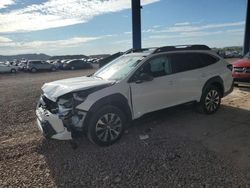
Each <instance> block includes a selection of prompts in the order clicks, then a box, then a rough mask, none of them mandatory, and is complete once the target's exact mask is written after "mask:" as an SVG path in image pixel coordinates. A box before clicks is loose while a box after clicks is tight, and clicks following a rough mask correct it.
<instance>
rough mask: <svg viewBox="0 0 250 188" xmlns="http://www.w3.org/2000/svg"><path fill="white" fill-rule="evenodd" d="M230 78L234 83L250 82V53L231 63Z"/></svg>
mask: <svg viewBox="0 0 250 188" xmlns="http://www.w3.org/2000/svg"><path fill="white" fill-rule="evenodd" d="M232 76H233V78H234V81H235V82H250V52H248V53H247V54H246V55H245V56H244V58H243V59H240V60H237V61H235V62H234V63H233V69H232Z"/></svg>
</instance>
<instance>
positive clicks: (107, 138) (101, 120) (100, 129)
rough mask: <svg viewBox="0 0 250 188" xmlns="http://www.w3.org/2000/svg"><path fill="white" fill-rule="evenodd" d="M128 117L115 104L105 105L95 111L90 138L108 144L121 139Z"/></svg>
mask: <svg viewBox="0 0 250 188" xmlns="http://www.w3.org/2000/svg"><path fill="white" fill-rule="evenodd" d="M125 122H126V117H125V115H124V113H123V112H122V111H121V110H120V109H119V108H117V107H115V106H105V107H103V108H101V109H100V110H98V111H97V112H95V113H94V114H93V116H92V117H91V119H90V121H89V127H88V138H89V140H90V141H91V142H93V143H95V144H97V145H100V146H108V145H111V144H113V143H115V142H116V141H117V140H119V139H120V137H121V135H122V133H123V130H124V127H125Z"/></svg>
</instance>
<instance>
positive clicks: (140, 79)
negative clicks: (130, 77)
mask: <svg viewBox="0 0 250 188" xmlns="http://www.w3.org/2000/svg"><path fill="white" fill-rule="evenodd" d="M153 79H154V77H153V76H151V75H149V74H147V73H141V74H140V76H139V77H138V79H137V81H136V83H137V84H139V83H142V82H149V81H152V80H153Z"/></svg>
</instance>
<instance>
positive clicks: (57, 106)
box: [36, 45, 233, 146]
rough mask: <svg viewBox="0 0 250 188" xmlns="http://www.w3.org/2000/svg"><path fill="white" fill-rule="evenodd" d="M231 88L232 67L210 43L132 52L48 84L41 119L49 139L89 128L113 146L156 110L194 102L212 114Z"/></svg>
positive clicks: (40, 106)
mask: <svg viewBox="0 0 250 188" xmlns="http://www.w3.org/2000/svg"><path fill="white" fill-rule="evenodd" d="M232 89H233V78H232V76H231V71H230V66H229V65H228V63H227V62H226V61H225V60H223V59H222V58H221V57H219V56H218V55H217V54H216V53H215V52H213V51H212V50H211V49H210V48H209V47H207V46H204V45H190V46H166V47H161V48H151V49H142V50H137V51H135V50H129V51H127V52H126V53H125V54H124V55H122V56H121V57H119V58H117V59H115V60H113V61H112V62H110V63H109V64H107V65H106V66H104V67H102V68H101V69H99V70H98V71H97V72H96V73H95V74H93V75H91V76H88V77H78V78H70V79H64V80H59V81H54V82H51V83H46V84H44V86H43V87H42V90H43V94H42V96H41V98H40V101H39V103H38V105H37V109H36V115H37V123H38V127H39V128H40V130H41V131H42V132H43V134H44V135H45V136H46V137H48V138H54V139H60V140H69V139H72V137H74V135H75V134H74V133H75V132H76V131H86V132H87V135H88V138H89V139H90V140H91V141H92V142H94V143H96V144H98V145H102V146H103V145H110V144H112V143H114V142H115V141H117V140H118V139H119V138H120V137H121V135H122V133H123V131H124V129H125V128H126V126H127V125H128V124H129V122H130V121H131V120H134V119H137V118H139V117H141V116H142V115H144V114H146V113H149V112H152V111H156V110H160V109H164V108H167V107H171V106H175V105H179V104H183V103H187V102H195V103H196V104H197V105H196V106H197V109H199V111H201V112H203V113H206V114H212V113H214V112H216V111H217V110H218V108H219V107H220V102H221V98H222V97H223V96H225V95H227V94H229V93H230V92H231V91H232Z"/></svg>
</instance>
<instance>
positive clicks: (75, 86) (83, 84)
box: [42, 76, 112, 102]
mask: <svg viewBox="0 0 250 188" xmlns="http://www.w3.org/2000/svg"><path fill="white" fill-rule="evenodd" d="M109 83H110V84H111V83H112V81H108V80H102V79H100V78H95V77H85V76H83V77H76V78H69V79H63V80H58V81H54V82H49V83H45V84H44V85H43V87H42V90H43V92H44V95H45V96H46V97H47V98H49V99H50V100H52V101H54V102H56V100H57V98H58V97H60V96H62V95H64V94H67V93H70V92H74V91H81V90H85V89H89V88H92V87H95V86H100V85H104V84H109Z"/></svg>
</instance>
